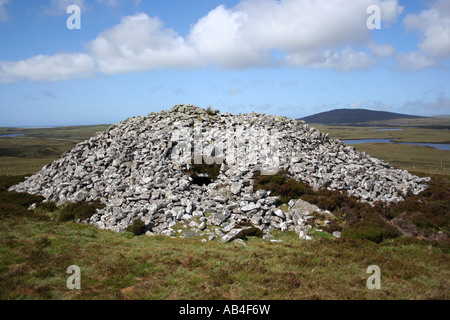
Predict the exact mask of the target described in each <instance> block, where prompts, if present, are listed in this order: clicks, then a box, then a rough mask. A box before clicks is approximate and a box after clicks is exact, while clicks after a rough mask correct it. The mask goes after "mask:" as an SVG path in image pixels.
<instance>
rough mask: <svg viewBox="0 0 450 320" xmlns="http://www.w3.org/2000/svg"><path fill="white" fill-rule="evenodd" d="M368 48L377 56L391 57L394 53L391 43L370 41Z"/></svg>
mask: <svg viewBox="0 0 450 320" xmlns="http://www.w3.org/2000/svg"><path fill="white" fill-rule="evenodd" d="M369 49H370V51H371V52H372V54H373V55H374V56H375V57H377V58H388V57H392V56H394V55H395V53H396V50H395V48H394V46H393V45H391V44H381V45H376V44H374V43H372V44H371V45H369Z"/></svg>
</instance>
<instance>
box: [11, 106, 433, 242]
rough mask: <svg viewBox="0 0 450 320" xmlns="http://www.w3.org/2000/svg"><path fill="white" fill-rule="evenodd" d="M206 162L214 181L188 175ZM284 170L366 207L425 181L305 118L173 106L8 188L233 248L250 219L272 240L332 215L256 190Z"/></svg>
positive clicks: (102, 220) (114, 226) (99, 219)
mask: <svg viewBox="0 0 450 320" xmlns="http://www.w3.org/2000/svg"><path fill="white" fill-rule="evenodd" d="M203 162H204V163H206V164H210V165H220V171H219V173H218V175H217V177H216V178H215V180H213V179H209V177H208V176H207V175H206V174H203V176H202V174H197V175H196V176H195V175H193V174H189V172H190V169H192V166H193V164H201V163H203ZM278 170H283V171H284V172H286V173H287V174H289V175H290V177H291V178H294V179H296V180H302V181H304V182H306V183H308V184H309V185H311V186H312V187H313V188H315V189H318V188H322V187H326V188H329V189H332V190H346V191H347V193H348V194H349V195H354V196H356V197H358V198H359V199H361V201H366V202H369V203H373V202H375V201H383V202H396V201H402V200H403V198H402V197H401V195H402V194H406V192H407V191H411V192H413V193H415V194H417V193H419V192H421V191H422V190H424V189H425V188H426V187H427V185H426V182H427V181H429V178H419V177H417V176H414V175H411V174H410V173H408V172H407V171H405V170H399V169H394V168H392V167H391V166H389V165H388V164H386V163H384V162H382V161H380V160H378V159H375V158H372V157H370V156H368V155H366V154H365V153H364V152H358V151H357V150H356V149H355V148H353V147H351V146H346V145H344V144H343V143H342V142H340V141H339V140H337V139H331V138H329V137H328V134H323V133H322V132H320V131H318V130H316V129H314V128H312V127H310V126H309V125H308V124H305V123H304V122H303V121H299V120H294V119H289V118H286V117H281V116H277V117H275V116H271V115H266V114H259V113H254V112H252V113H249V114H237V115H233V114H230V113H220V112H218V111H217V110H211V109H207V110H204V109H202V108H198V107H195V106H192V105H176V106H174V107H173V108H172V109H170V110H169V111H160V112H158V113H153V112H152V113H150V114H149V115H148V116H147V117H142V116H137V117H133V118H129V119H126V120H124V121H122V122H120V123H119V124H115V125H112V126H111V127H110V128H109V129H108V130H106V131H104V132H100V133H97V135H96V136H94V137H92V138H90V139H89V140H86V141H84V142H81V143H79V144H78V145H77V146H76V147H75V148H74V149H72V150H71V151H69V152H66V153H65V154H63V155H62V157H61V158H60V159H59V160H56V161H54V162H53V163H51V164H49V165H46V166H45V167H43V168H42V170H41V171H39V172H38V173H36V174H35V175H33V176H31V177H28V178H26V179H25V181H24V182H21V183H19V184H17V185H15V186H13V187H11V188H10V190H15V191H17V192H28V193H31V194H39V195H42V196H43V197H45V199H46V201H55V202H57V203H58V204H63V203H65V202H68V201H90V200H95V199H100V201H102V202H103V203H104V204H105V205H106V207H105V208H103V209H98V210H97V213H96V214H94V215H93V216H92V217H91V218H90V219H88V220H86V221H84V222H86V223H91V224H94V225H96V226H97V227H99V228H101V229H109V230H114V231H118V232H122V231H125V230H126V228H127V227H128V226H129V225H131V224H132V222H133V221H134V220H135V219H141V220H142V221H143V222H144V223H145V225H146V226H147V230H148V231H147V233H146V234H147V235H154V234H160V235H167V236H183V237H191V236H196V235H199V236H202V237H203V239H204V240H202V241H207V240H213V239H214V238H219V239H220V240H221V241H223V242H228V241H231V240H234V239H235V238H236V237H238V235H239V233H240V232H241V231H242V230H245V229H246V228H250V227H249V226H248V225H249V222H250V223H251V225H252V226H253V227H256V228H259V229H260V230H261V231H262V232H263V233H265V237H266V238H268V237H270V235H269V232H270V231H271V230H272V229H280V230H294V231H296V232H297V233H298V234H299V236H300V238H303V239H311V237H310V236H309V235H308V232H309V231H310V230H311V227H312V226H311V225H310V224H309V223H308V220H309V219H311V218H312V216H311V214H312V213H313V212H316V213H318V214H321V215H323V216H324V217H325V218H326V217H331V216H332V214H331V213H330V212H328V211H326V210H321V209H320V208H317V207H316V206H313V205H310V204H308V203H306V202H304V201H302V200H296V201H294V200H291V201H290V202H289V205H288V206H287V208H283V210H281V209H280V202H279V198H278V197H277V196H272V195H271V194H270V192H268V191H265V190H258V191H256V192H254V191H253V179H252V178H253V175H254V173H255V172H256V171H259V172H261V174H273V173H275V172H277V171H278ZM212 180H213V181H212ZM208 182H209V183H208ZM244 222H247V226H244V225H245V224H244ZM325 222H327V221H326V220H325ZM239 225H240V227H237V226H239Z"/></svg>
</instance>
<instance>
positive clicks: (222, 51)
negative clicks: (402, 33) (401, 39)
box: [188, 0, 402, 71]
mask: <svg viewBox="0 0 450 320" xmlns="http://www.w3.org/2000/svg"><path fill="white" fill-rule="evenodd" d="M372 4H377V5H379V6H380V7H381V10H382V13H383V21H385V22H387V23H389V22H394V21H395V20H396V18H397V16H398V15H399V14H400V13H401V11H402V7H400V6H399V5H398V3H397V1H396V0H386V1H381V0H361V1H357V2H355V1H348V0H333V1H321V0H310V1H296V0H284V1H273V0H244V1H242V2H240V3H239V5H237V6H236V7H235V8H231V9H226V8H225V7H224V6H219V7H217V8H216V9H214V10H212V11H210V12H209V13H208V15H207V16H205V17H203V18H202V19H200V20H199V21H198V23H197V24H195V25H194V26H193V27H192V29H191V33H190V35H189V38H188V41H189V43H191V44H192V45H193V46H194V47H195V48H196V49H197V51H198V52H199V54H200V55H201V56H205V57H206V58H207V59H208V60H209V61H211V62H212V63H216V64H218V65H219V66H221V67H224V68H249V67H255V66H259V65H267V64H270V63H272V65H274V64H273V62H274V60H280V58H279V57H276V56H274V55H272V54H271V51H272V50H278V51H281V52H283V53H285V54H286V55H287V62H288V64H290V65H296V66H308V65H309V66H312V67H318V68H328V67H331V68H333V69H336V70H344V71H349V70H351V69H353V68H360V67H366V66H367V65H370V63H371V61H370V59H369V58H368V55H367V54H366V53H363V52H355V51H354V50H353V49H344V50H341V52H339V51H338V50H339V48H341V47H351V46H352V45H365V44H367V43H368V42H370V38H371V34H370V31H369V30H368V29H367V27H366V19H367V18H368V16H367V13H366V9H367V7H368V6H369V5H372ZM318 55H319V56H318ZM317 56H318V57H317ZM281 59H283V58H281ZM340 63H344V65H343V66H339V65H338V64H340ZM281 64H283V63H281Z"/></svg>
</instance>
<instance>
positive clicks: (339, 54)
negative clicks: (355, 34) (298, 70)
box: [286, 48, 375, 72]
mask: <svg viewBox="0 0 450 320" xmlns="http://www.w3.org/2000/svg"><path fill="white" fill-rule="evenodd" d="M286 62H287V64H288V65H291V66H297V67H312V68H321V69H333V70H338V71H343V72H349V71H350V70H353V69H361V68H367V67H370V66H372V65H373V64H374V63H375V62H374V60H373V59H372V58H371V57H370V56H369V54H367V53H366V52H357V51H354V50H353V49H351V48H346V49H343V50H341V51H338V50H323V51H307V52H302V53H295V54H291V55H288V56H287V57H286Z"/></svg>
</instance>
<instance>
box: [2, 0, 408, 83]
mask: <svg viewBox="0 0 450 320" xmlns="http://www.w3.org/2000/svg"><path fill="white" fill-rule="evenodd" d="M0 1H3V2H4V1H5V0H0ZM97 2H101V3H104V4H107V5H110V6H114V5H117V4H118V3H119V2H118V1H117V0H97ZM1 3H2V2H0V4H1ZM69 4H77V5H79V6H80V7H81V8H82V9H83V8H85V6H86V5H85V2H84V0H58V1H57V0H52V2H51V6H50V7H49V8H48V14H61V12H62V13H64V14H65V10H66V8H67V6H68V5H69ZM374 4H375V5H378V6H380V8H381V11H382V17H383V23H393V22H395V21H396V19H397V17H398V16H399V14H400V13H401V11H402V7H400V6H399V5H398V2H397V0H359V1H351V0H330V1H322V0H307V1H306V0H305V1H299V0H282V1H276V0H242V1H241V2H240V3H239V4H238V5H237V6H235V7H233V8H227V7H225V6H223V5H220V6H218V7H217V8H215V9H213V10H211V11H210V12H209V13H208V14H207V15H205V16H203V17H201V18H200V19H199V20H198V21H197V22H196V23H195V24H193V25H192V27H191V29H190V32H189V34H188V35H187V36H186V37H182V36H180V35H179V34H178V33H177V32H176V31H175V30H172V29H170V28H166V27H164V24H163V22H162V21H161V20H160V19H159V18H157V17H151V16H148V15H147V14H145V13H139V14H136V15H133V16H127V17H124V18H122V20H121V22H120V23H119V24H117V25H116V26H113V27H111V28H109V29H107V30H105V31H103V32H101V33H100V34H99V35H98V36H97V37H96V38H95V39H93V40H92V41H90V42H89V43H88V44H87V46H86V48H87V52H86V53H78V54H71V55H68V54H65V55H64V54H55V55H54V56H42V55H40V56H37V57H33V58H30V59H27V60H22V61H18V62H10V61H0V81H2V82H12V81H18V80H21V79H28V80H32V81H55V80H61V79H69V78H70V77H80V76H86V75H88V76H90V75H92V73H94V72H95V71H94V69H97V71H100V72H102V73H104V74H108V75H112V74H120V73H128V72H139V71H150V70H154V69H158V68H202V67H206V66H211V65H212V66H216V67H218V68H222V69H248V68H256V67H279V66H294V67H311V68H327V69H333V70H337V71H343V72H348V71H351V70H354V69H360V68H367V67H370V66H372V65H374V64H375V63H376V59H378V58H384V57H387V56H389V55H391V54H392V50H393V47H392V46H389V45H378V46H377V45H375V44H374V43H373V40H372V34H371V31H370V30H368V29H367V27H366V20H367V18H368V15H367V12H366V9H367V7H368V6H369V5H374ZM0 7H1V6H0ZM63 9H64V10H63ZM68 60H70V61H72V64H68V65H64V63H65V62H67V61H68ZM51 63H55V66H54V67H53V66H51ZM39 71H42V73H41V74H39V73H38V72H39Z"/></svg>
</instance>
